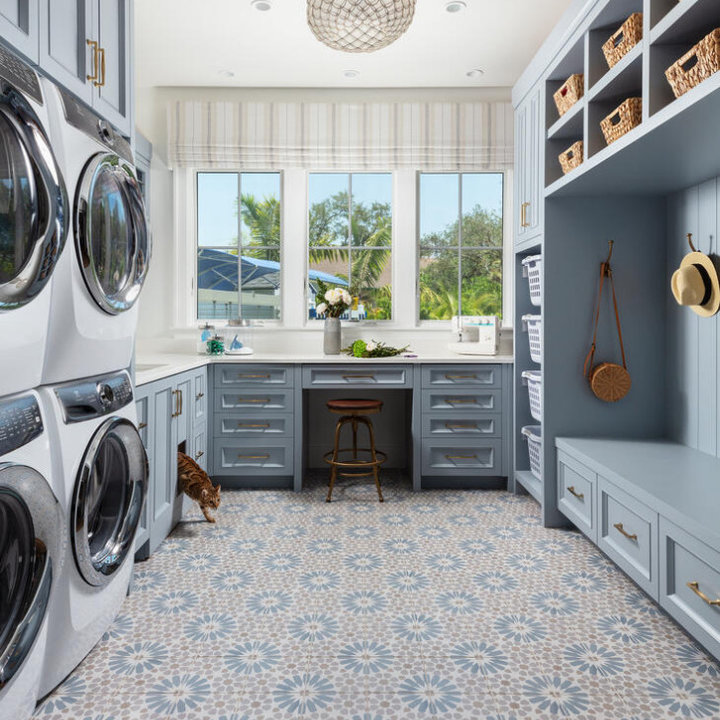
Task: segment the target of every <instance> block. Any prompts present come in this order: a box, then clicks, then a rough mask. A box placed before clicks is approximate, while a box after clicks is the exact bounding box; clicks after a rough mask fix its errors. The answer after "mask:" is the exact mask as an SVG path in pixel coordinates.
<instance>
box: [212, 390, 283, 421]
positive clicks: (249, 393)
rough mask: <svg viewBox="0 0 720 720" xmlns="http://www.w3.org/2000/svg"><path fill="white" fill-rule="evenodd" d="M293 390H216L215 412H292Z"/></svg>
mask: <svg viewBox="0 0 720 720" xmlns="http://www.w3.org/2000/svg"><path fill="white" fill-rule="evenodd" d="M293 392H294V391H293V390H275V389H274V388H248V389H247V390H245V389H240V388H238V389H237V390H229V389H227V388H225V389H223V390H219V389H218V390H216V391H215V393H214V395H215V411H216V412H228V411H232V412H241V413H243V414H246V413H250V414H255V415H256V414H258V413H259V412H264V411H267V412H292V411H293Z"/></svg>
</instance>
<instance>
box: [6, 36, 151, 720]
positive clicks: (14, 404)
mask: <svg viewBox="0 0 720 720" xmlns="http://www.w3.org/2000/svg"><path fill="white" fill-rule="evenodd" d="M149 256H150V246H149V236H148V232H147V226H146V222H145V212H144V208H143V202H142V197H141V193H140V189H139V185H138V182H137V180H136V177H135V171H134V167H133V157H132V151H131V148H130V146H129V144H128V143H127V141H126V140H125V139H124V138H122V137H121V136H119V135H117V134H116V133H115V132H114V130H113V129H112V128H111V127H110V126H108V125H107V124H106V123H104V122H103V121H102V120H101V119H99V118H98V117H97V116H96V115H95V114H94V113H93V112H92V111H90V110H89V109H88V108H85V107H84V106H82V105H81V104H80V103H78V102H77V101H76V100H75V99H74V98H73V97H72V96H71V95H69V94H67V93H66V92H64V91H63V90H62V89H60V88H58V87H57V86H55V85H54V84H53V83H51V82H50V81H49V80H47V79H45V78H40V77H38V75H37V74H36V73H35V71H34V70H33V69H32V68H30V67H28V66H27V65H25V64H24V63H23V62H22V61H20V60H19V59H17V58H16V57H15V56H13V55H12V54H10V53H8V52H7V51H6V50H4V49H2V48H0V338H2V341H3V348H2V351H1V352H0V720H6V719H7V720H10V718H12V720H24V718H27V717H29V716H30V714H31V713H32V711H33V709H34V707H35V704H36V702H37V700H38V699H39V698H41V697H42V696H44V695H45V694H47V693H48V692H50V691H51V690H53V689H54V688H55V687H56V686H57V685H58V684H59V683H60V682H61V681H62V680H63V679H64V678H65V677H66V676H67V675H68V674H69V673H70V672H72V670H73V669H74V668H75V667H76V666H77V665H78V663H79V662H80V661H81V660H82V659H83V658H84V657H85V655H87V653H88V652H89V651H90V650H91V649H92V648H93V646H94V645H95V644H96V643H97V642H98V640H100V638H101V636H102V634H103V633H104V632H105V631H106V630H107V628H108V626H109V625H110V623H111V622H112V620H113V619H114V617H115V615H116V614H117V612H118V611H119V609H120V606H121V604H122V602H123V599H124V597H125V595H126V593H127V589H128V585H129V581H130V575H131V573H132V556H133V546H134V536H135V531H136V529H137V525H138V521H139V519H140V515H141V511H142V505H143V502H144V499H145V494H146V486H147V458H146V455H145V450H144V448H143V445H142V441H141V439H140V435H139V434H138V430H137V415H136V410H135V403H134V401H133V387H132V382H131V378H130V375H129V374H128V371H127V368H128V367H129V365H130V363H131V359H132V353H133V344H134V335H135V330H136V325H137V306H136V304H135V303H136V300H137V298H138V295H139V293H140V290H141V288H142V284H143V281H144V279H145V275H146V273H147V267H148V261H149Z"/></svg>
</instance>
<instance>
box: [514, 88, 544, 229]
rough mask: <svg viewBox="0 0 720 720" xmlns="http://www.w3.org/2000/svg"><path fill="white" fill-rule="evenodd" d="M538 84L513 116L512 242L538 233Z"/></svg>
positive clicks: (540, 128)
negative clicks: (514, 176) (513, 188)
mask: <svg viewBox="0 0 720 720" xmlns="http://www.w3.org/2000/svg"><path fill="white" fill-rule="evenodd" d="M541 90H542V85H541V84H539V85H538V86H537V87H536V88H534V89H533V90H532V92H531V93H530V94H529V95H528V96H527V98H526V99H525V100H524V101H523V102H522V103H521V104H520V105H519V106H518V109H517V112H516V115H515V149H516V154H517V155H516V161H515V174H516V178H515V203H516V210H515V212H516V222H515V228H516V234H515V237H516V241H521V240H529V239H531V238H533V237H535V236H536V235H538V234H539V233H540V232H541V230H542V204H543V203H542V190H543V188H542V186H543V177H542V173H541V172H540V167H541V159H542V147H543V143H542V127H543V126H542V123H541V112H542V95H541Z"/></svg>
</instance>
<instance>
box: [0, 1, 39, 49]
mask: <svg viewBox="0 0 720 720" xmlns="http://www.w3.org/2000/svg"><path fill="white" fill-rule="evenodd" d="M0 37H2V39H3V40H4V41H5V42H6V43H7V44H8V45H11V46H12V47H14V48H15V49H16V50H18V51H19V52H21V53H22V54H23V55H25V57H27V58H28V59H29V60H31V61H32V62H34V63H37V61H38V6H37V0H0Z"/></svg>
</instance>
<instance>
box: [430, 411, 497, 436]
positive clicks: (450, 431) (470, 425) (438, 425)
mask: <svg viewBox="0 0 720 720" xmlns="http://www.w3.org/2000/svg"><path fill="white" fill-rule="evenodd" d="M501 418H502V416H501V415H500V414H499V413H493V414H469V413H449V412H445V413H436V414H430V413H425V414H424V415H423V419H422V429H423V437H426V438H443V439H448V438H454V437H474V438H481V437H499V436H500V434H501V432H502V426H501Z"/></svg>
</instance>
